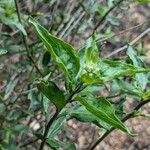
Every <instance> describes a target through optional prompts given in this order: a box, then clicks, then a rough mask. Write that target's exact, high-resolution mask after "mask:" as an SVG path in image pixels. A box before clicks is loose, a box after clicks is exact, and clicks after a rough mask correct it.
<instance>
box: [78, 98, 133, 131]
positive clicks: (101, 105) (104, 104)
mask: <svg viewBox="0 0 150 150" xmlns="http://www.w3.org/2000/svg"><path fill="white" fill-rule="evenodd" d="M76 100H77V101H79V102H80V103H81V104H82V105H84V106H85V108H86V109H87V110H88V111H89V112H91V113H92V114H94V115H95V116H97V117H98V118H99V119H101V120H103V121H105V122H106V123H108V124H110V125H112V126H113V127H115V128H118V129H120V130H122V131H124V132H127V133H129V134H131V133H130V131H129V130H128V128H127V127H126V126H125V125H124V124H123V123H122V122H121V121H120V120H119V119H118V118H117V116H116V115H115V109H114V108H113V107H112V105H111V104H110V102H109V101H108V100H106V99H105V98H97V101H98V105H97V106H94V105H93V104H91V103H90V102H88V101H87V100H86V99H84V98H82V97H76Z"/></svg>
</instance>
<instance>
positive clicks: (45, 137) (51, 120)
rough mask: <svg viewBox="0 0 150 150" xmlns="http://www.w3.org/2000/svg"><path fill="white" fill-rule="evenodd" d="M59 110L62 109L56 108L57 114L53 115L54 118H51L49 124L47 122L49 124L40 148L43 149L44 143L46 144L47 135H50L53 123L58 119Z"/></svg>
mask: <svg viewBox="0 0 150 150" xmlns="http://www.w3.org/2000/svg"><path fill="white" fill-rule="evenodd" d="M59 112H60V110H58V109H56V112H55V114H54V115H53V117H52V118H51V119H50V121H49V122H48V124H47V126H46V128H45V132H44V136H43V140H42V142H41V145H40V148H39V150H43V148H44V144H45V142H46V139H47V135H48V132H49V129H50V127H51V125H52V123H53V122H54V121H55V120H56V118H57V116H58V114H59Z"/></svg>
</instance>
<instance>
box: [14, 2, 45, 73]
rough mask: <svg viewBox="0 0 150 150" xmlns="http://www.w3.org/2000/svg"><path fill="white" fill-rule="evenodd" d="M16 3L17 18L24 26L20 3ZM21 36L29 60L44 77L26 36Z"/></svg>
mask: <svg viewBox="0 0 150 150" xmlns="http://www.w3.org/2000/svg"><path fill="white" fill-rule="evenodd" d="M14 2H15V7H16V12H17V16H18V21H19V22H20V24H22V21H21V17H20V11H19V7H18V2H17V0H14ZM21 36H22V40H23V43H24V46H25V49H26V51H27V56H28V58H29V60H30V61H31V62H32V63H33V65H34V67H35V68H36V70H37V71H38V72H39V74H40V75H41V76H43V73H42V72H41V70H40V69H39V68H38V66H37V64H36V62H35V61H34V59H33V58H32V55H31V52H30V50H29V48H28V44H27V40H26V36H25V35H24V34H23V33H22V32H21Z"/></svg>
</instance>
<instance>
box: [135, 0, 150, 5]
mask: <svg viewBox="0 0 150 150" xmlns="http://www.w3.org/2000/svg"><path fill="white" fill-rule="evenodd" d="M136 1H137V2H139V3H142V4H144V3H150V0H136Z"/></svg>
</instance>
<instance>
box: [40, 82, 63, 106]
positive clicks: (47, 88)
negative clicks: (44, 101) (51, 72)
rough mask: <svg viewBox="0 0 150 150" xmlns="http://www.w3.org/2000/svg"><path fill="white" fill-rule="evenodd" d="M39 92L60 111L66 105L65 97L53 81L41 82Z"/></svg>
mask: <svg viewBox="0 0 150 150" xmlns="http://www.w3.org/2000/svg"><path fill="white" fill-rule="evenodd" d="M37 88H38V90H39V91H40V92H41V93H42V94H43V95H45V96H46V97H47V98H48V99H49V100H50V101H51V102H52V103H53V104H54V105H55V106H56V107H57V108H58V109H62V108H63V107H64V106H65V105H66V102H65V96H64V94H63V92H62V91H61V90H60V89H59V88H58V87H57V86H56V84H55V83H54V82H52V81H44V80H39V82H38V83H37Z"/></svg>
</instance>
